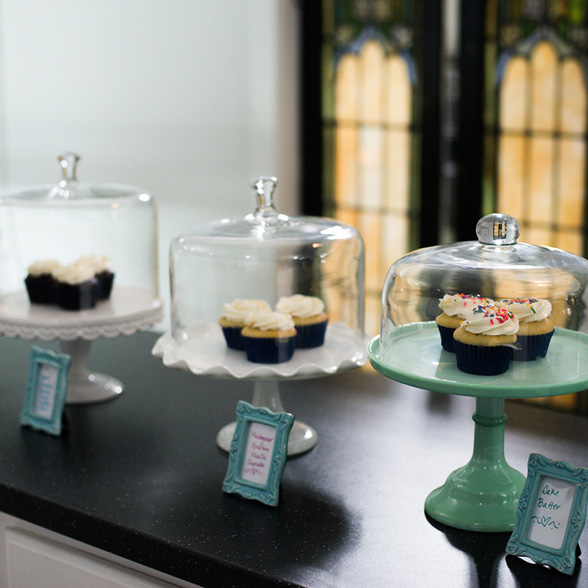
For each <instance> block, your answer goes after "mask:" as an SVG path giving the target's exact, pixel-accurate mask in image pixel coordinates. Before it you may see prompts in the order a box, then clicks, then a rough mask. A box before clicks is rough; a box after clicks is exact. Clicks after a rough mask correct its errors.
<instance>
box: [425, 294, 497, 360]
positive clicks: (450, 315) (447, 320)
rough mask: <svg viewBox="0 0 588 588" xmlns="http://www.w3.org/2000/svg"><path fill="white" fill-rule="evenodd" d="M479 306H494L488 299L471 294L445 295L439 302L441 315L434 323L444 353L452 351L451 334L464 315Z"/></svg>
mask: <svg viewBox="0 0 588 588" xmlns="http://www.w3.org/2000/svg"><path fill="white" fill-rule="evenodd" d="M480 304H494V301H493V300H491V299H490V298H482V297H481V296H477V295H472V294H445V296H443V298H441V299H440V300H439V308H440V310H441V314H440V315H439V316H437V318H436V319H435V322H436V323H437V328H438V329H439V335H440V336H441V346H442V347H443V349H445V350H446V351H453V350H454V349H453V333H454V332H455V329H457V327H459V323H460V322H461V321H462V320H463V319H464V313H465V311H466V310H468V309H470V308H474V307H475V306H479V305H480Z"/></svg>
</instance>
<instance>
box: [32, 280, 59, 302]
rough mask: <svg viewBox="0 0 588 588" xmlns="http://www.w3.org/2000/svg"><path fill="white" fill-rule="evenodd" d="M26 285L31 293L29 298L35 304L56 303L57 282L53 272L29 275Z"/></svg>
mask: <svg viewBox="0 0 588 588" xmlns="http://www.w3.org/2000/svg"><path fill="white" fill-rule="evenodd" d="M25 286H26V289H27V293H28V295H29V300H30V301H31V302H32V303H34V304H54V303H55V284H54V282H53V277H52V276H51V274H41V275H40V276H27V277H26V278H25Z"/></svg>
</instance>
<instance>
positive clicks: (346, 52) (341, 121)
mask: <svg viewBox="0 0 588 588" xmlns="http://www.w3.org/2000/svg"><path fill="white" fill-rule="evenodd" d="M414 19H415V9H414V6H413V3H412V2H403V1H394V0H354V1H353V0H331V1H325V2H323V24H324V29H323V66H324V70H323V106H322V123H323V128H324V137H325V173H324V178H325V190H324V194H323V198H324V213H325V214H327V215H329V216H334V217H335V218H338V219H340V220H342V221H344V222H348V223H349V224H352V225H354V226H355V227H357V228H358V229H359V231H360V232H361V234H362V236H363V238H364V241H365V248H366V330H367V331H368V332H369V333H373V334H375V333H377V332H378V331H379V318H380V299H381V289H382V284H383V282H384V279H385V276H386V272H387V270H388V269H389V267H390V265H392V263H393V262H394V261H395V260H396V259H398V258H399V257H400V256H402V255H404V254H405V253H406V252H407V251H409V250H410V249H412V248H414V247H415V246H416V245H418V222H417V220H418V212H419V203H418V201H417V199H416V198H415V197H414V193H415V188H416V186H415V181H414V171H415V167H416V165H417V163H416V161H415V146H416V145H417V144H418V140H419V129H418V124H417V121H416V117H415V114H414V113H415V80H416V76H417V75H418V72H417V71H416V65H415V60H414V58H413V45H414Z"/></svg>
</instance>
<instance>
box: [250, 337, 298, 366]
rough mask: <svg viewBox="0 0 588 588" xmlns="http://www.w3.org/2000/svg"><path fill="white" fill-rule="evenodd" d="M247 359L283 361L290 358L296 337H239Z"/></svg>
mask: <svg viewBox="0 0 588 588" xmlns="http://www.w3.org/2000/svg"><path fill="white" fill-rule="evenodd" d="M241 339H242V341H243V345H244V347H245V352H246V353H247V360H248V361H251V362H253V363H283V362H285V361H289V360H290V359H292V356H293V355H294V350H295V349H296V337H294V336H292V337H280V338H273V337H243V336H242V337H241Z"/></svg>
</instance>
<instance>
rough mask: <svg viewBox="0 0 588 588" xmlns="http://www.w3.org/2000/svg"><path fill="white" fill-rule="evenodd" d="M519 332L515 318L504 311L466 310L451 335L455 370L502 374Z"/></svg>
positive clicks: (493, 309) (491, 307) (482, 373)
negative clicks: (456, 368) (455, 363)
mask: <svg viewBox="0 0 588 588" xmlns="http://www.w3.org/2000/svg"><path fill="white" fill-rule="evenodd" d="M518 329H519V321H518V319H517V317H516V316H515V315H514V314H512V313H511V312H508V311H507V310H504V309H503V308H499V307H498V306H492V305H490V306H488V305H480V306H476V307H475V308H471V309H469V310H468V311H467V312H466V313H465V319H464V320H463V321H462V323H461V325H460V326H459V327H458V328H457V329H456V330H455V332H454V334H453V345H454V349H455V359H456V361H457V367H458V369H460V370H461V371H462V372H466V373H468V374H476V375H483V376H495V375H498V374H502V373H504V372H505V371H506V370H508V366H509V364H510V360H511V359H512V354H513V347H514V344H515V342H516V340H517V336H516V332H517V331H518Z"/></svg>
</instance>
